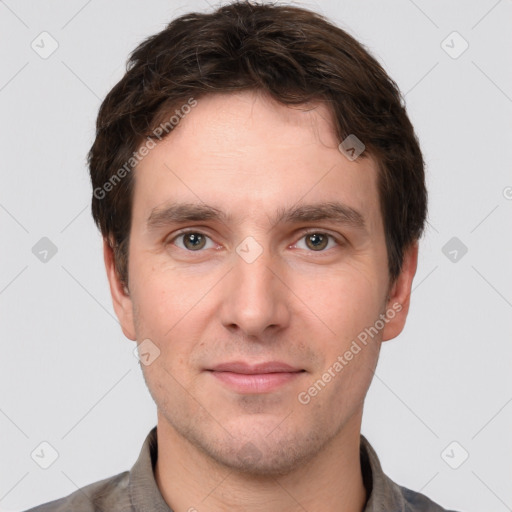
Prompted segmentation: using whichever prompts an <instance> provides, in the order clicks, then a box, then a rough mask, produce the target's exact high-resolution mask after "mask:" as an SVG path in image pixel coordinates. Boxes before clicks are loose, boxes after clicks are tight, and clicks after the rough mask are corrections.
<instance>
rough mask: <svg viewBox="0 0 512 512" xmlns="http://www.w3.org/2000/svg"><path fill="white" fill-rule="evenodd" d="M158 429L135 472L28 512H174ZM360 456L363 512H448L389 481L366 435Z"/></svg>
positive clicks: (425, 498)
mask: <svg viewBox="0 0 512 512" xmlns="http://www.w3.org/2000/svg"><path fill="white" fill-rule="evenodd" d="M156 428H157V427H154V428H153V429H152V430H151V431H150V432H149V434H148V436H147V437H146V440H145V441H144V444H143V446H142V450H141V452H140V455H139V458H138V459H137V461H136V462H135V464H134V465H133V467H132V469H131V471H124V472H123V473H119V474H118V475H115V476H112V477H110V478H106V479H104V480H100V481H99V482H95V483H92V484H89V485H87V486H85V487H82V488H81V489H78V490H77V491H75V492H73V493H72V494H70V495H69V496H66V497H65V498H61V499H58V500H55V501H51V502H49V503H45V504H44V505H40V506H38V507H34V508H31V509H30V510H28V511H26V512H50V511H52V512H98V511H99V512H172V510H171V508H170V507H169V506H168V505H167V504H166V502H165V501H164V499H163V497H162V495H161V494H160V491H159V489H158V486H157V484H156V481H155V477H154V473H153V470H154V468H155V463H156V459H157V455H158V445H157V437H156ZM360 456H361V468H362V472H363V482H364V486H365V488H366V490H367V496H368V501H367V503H366V506H365V508H364V511H363V512H388V511H389V512H448V511H446V510H445V509H444V508H442V507H440V506H439V505H437V504H435V503H434V502H433V501H431V500H430V499H429V498H427V497H426V496H424V495H423V494H420V493H417V492H414V491H411V490H409V489H406V488H405V487H402V486H400V485H397V484H395V483H394V482H393V481H392V480H391V479H390V478H388V477H387V476H386V475H385V474H384V472H383V471H382V468H381V466H380V462H379V459H378V457H377V454H376V453H375V451H374V450H373V448H372V447H371V445H370V443H369V442H368V440H367V439H366V438H365V437H364V436H363V435H361V444H360ZM191 510H194V509H193V508H191Z"/></svg>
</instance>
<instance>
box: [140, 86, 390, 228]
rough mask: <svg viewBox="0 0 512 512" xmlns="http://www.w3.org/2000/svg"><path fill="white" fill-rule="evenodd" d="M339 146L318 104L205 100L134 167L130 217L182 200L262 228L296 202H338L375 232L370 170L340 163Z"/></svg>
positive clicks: (228, 97) (367, 165) (243, 97)
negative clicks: (359, 212) (264, 222)
mask: <svg viewBox="0 0 512 512" xmlns="http://www.w3.org/2000/svg"><path fill="white" fill-rule="evenodd" d="M339 143H340V141H339V140H338V139H337V136H336V134H335V130H334V126H333V122H332V116H331V113H330V112H329V110H328V108H327V107H326V106H325V105H324V104H321V103H315V104H310V105H301V106H300V107H298V106H293V107H290V106H286V105H283V104H280V103H277V102H275V101H274V100H272V99H270V98H268V97H266V96H264V95H262V94H260V93H257V92H254V91H245V92H239V93H230V94H225V93H223V94H212V95H207V96H205V97H203V98H200V99H199V100H197V105H196V106H195V107H194V108H192V109H189V112H188V113H187V114H185V115H182V116H181V119H180V121H179V124H178V126H177V127H175V128H174V130H173V131H172V132H171V133H170V135H168V136H167V137H166V138H165V139H163V140H162V141H161V142H159V143H158V144H157V146H156V147H155V148H154V149H152V150H151V151H150V152H149V154H148V155H147V156H145V157H144V159H143V160H142V161H141V162H140V163H139V164H138V166H137V169H136V170H135V173H134V175H135V194H134V215H136V216H138V215H142V216H145V217H146V218H147V216H148V214H150V212H151V209H154V208H155V207H158V206H160V205H163V204H169V203H170V202H172V201H181V202H184V201H186V202H188V203H191V202H195V203H203V204H208V205H212V206H215V207H216V208H219V209H221V210H222V211H224V212H226V213H227V214H228V215H230V216H231V217H233V218H237V219H238V220H239V221H242V220H243V219H253V220H254V221H256V220H261V221H262V222H263V219H267V220H268V219H269V218H272V217H274V214H275V212H276V210H278V209H282V208H287V207H291V206H293V205H295V204H297V203H305V204H307V203H308V202H314V203H318V202H322V201H324V202H329V201H333V202H334V201H338V202H342V203H344V204H346V205H347V206H348V207H350V208H353V209H354V210H357V211H361V212H363V215H364V216H365V220H366V222H367V224H368V225H369V227H370V228H371V227H372V226H373V228H374V229H377V228H378V227H379V225H380V222H381V221H380V213H379V207H378V195H377V187H376V178H377V165H376V163H375V161H374V159H373V158H372V157H371V156H367V157H366V158H361V157H360V158H358V159H357V160H355V161H350V160H348V159H347V158H346V157H345V156H344V155H343V154H342V153H341V152H340V151H339V150H338V144H339ZM135 210H136V211H135Z"/></svg>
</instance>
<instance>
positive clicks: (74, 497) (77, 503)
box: [25, 471, 132, 512]
mask: <svg viewBox="0 0 512 512" xmlns="http://www.w3.org/2000/svg"><path fill="white" fill-rule="evenodd" d="M129 478H130V472H129V471H125V472H123V473H119V474H118V475H115V476H112V477H109V478H105V479H104V480H99V481H98V482H94V483H92V484H89V485H86V486H85V487H82V488H80V489H77V490H76V491H75V492H73V493H71V494H69V495H68V496H65V497H63V498H60V499H57V500H54V501H50V502H48V503H44V504H42V505H38V506H36V507H33V508H31V509H29V510H26V511H25V512H96V511H97V510H108V511H109V512H131V511H132V507H131V504H130V496H129V492H128V483H129Z"/></svg>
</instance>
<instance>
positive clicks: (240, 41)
mask: <svg viewBox="0 0 512 512" xmlns="http://www.w3.org/2000/svg"><path fill="white" fill-rule="evenodd" d="M249 89H253V90H258V91H263V92H265V93H268V94H269V95H270V96H271V97H272V98H273V99H275V100H277V101H278V102H280V103H282V104H288V105H293V104H295V105H301V104H305V103H307V102H310V101H324V102H325V103H326V105H327V106H328V108H329V110H330V112H331V113H332V114H333V119H334V122H335V129H336V132H337V133H336V134H337V136H338V137H339V140H340V141H342V140H344V139H345V138H346V137H347V136H348V135H350V134H355V135H356V137H357V138H358V139H360V140H361V141H362V142H363V143H364V145H365V147H366V150H365V151H364V152H363V154H362V155H361V158H364V157H366V156H367V155H372V156H373V157H374V158H375V160H376V161H377V163H378V166H379V175H378V191H379V200H380V209H381V213H382V217H383V221H384V230H385V235H386V246H387V254H388V270H389V275H390V279H391V281H394V280H395V278H396V277H397V276H398V275H399V273H400V269H401V266H402V261H403V255H404V250H405V249H406V248H407V247H409V246H410V245H411V244H413V243H414V242H416V241H417V240H418V239H419V238H420V236H421V234H422V232H423V229H424V224H425V219H426V214H427V191H426V188H425V175H424V165H423V158H422V154H421V151H420V147H419V144H418V141H417V138H416V136H415V133H414V129H413V127H412V125H411V122H410V121H409V118H408V116H407V113H406V109H405V105H404V101H403V98H402V96H401V94H400V91H399V89H398V87H397V85H396V83H395V82H394V81H393V80H392V79H391V78H390V77H389V76H388V75H387V74H386V72H385V71H384V70H383V68H382V67H381V66H380V64H379V63H378V62H377V61H376V60H375V58H373V57H372V56H371V55H370V54H369V53H368V51H367V50H366V49H365V48H364V47H363V46H362V45H361V44H360V43H358V42H357V41H356V40H355V39H354V38H353V37H351V36H350V35H349V34H347V33H346V32H345V31H343V30H342V29H340V28H338V27H336V26H334V25H333V24H331V23H330V22H329V21H328V20H327V19H326V18H324V17H323V16H321V15H319V14H317V13H314V12H312V11H309V10H307V9H303V8H298V7H294V6H286V5H272V4H254V3H249V2H234V3H231V4H229V5H225V6H222V7H219V8H217V9H216V10H215V11H214V12H212V13H209V14H204V13H190V14H185V15H183V16H180V17H179V18H177V19H175V20H174V21H172V22H171V23H170V24H169V25H168V26H167V27H166V28H165V29H164V30H162V31H161V32H159V33H157V34H155V35H153V36H151V37H149V38H148V39H146V40H145V41H144V42H142V43H141V44H140V45H139V46H138V47H137V48H136V49H135V50H134V51H133V53H132V54H131V55H130V58H129V60H128V62H127V66H126V74H125V75H124V76H123V78H122V79H121V80H120V81H119V82H118V83H117V84H116V85H115V86H114V88H113V89H112V90H111V91H110V92H109V93H108V95H107V97H106V98H105V100H104V101H103V103H102V105H101V107H100V110H99V114H98V119H97V124H96V138H95V141H94V143H93V145H92V147H91V149H90V151H89V154H88V163H89V169H90V174H91V181H92V186H93V197H92V215H93V218H94V221H95V222H96V225H97V226H98V228H99V229H100V230H101V233H102V235H103V237H104V238H106V239H107V240H109V243H110V244H111V247H112V248H113V250H114V255H115V262H116V269H117V273H118V276H119V278H120V280H121V282H122V283H124V284H125V285H127V283H128V244H129V236H130V227H131V213H132V198H133V187H134V179H133V173H132V172H130V170H132V169H134V168H135V166H136V160H135V159H134V158H133V156H134V152H136V151H137V149H138V148H139V147H140V146H141V144H142V143H143V142H144V141H145V139H146V138H147V140H148V141H149V140H151V139H154V133H155V132H154V130H155V127H156V126H158V124H160V123H161V122H162V120H163V119H164V118H165V116H168V115H170V113H172V112H173V110H174V109H175V108H176V107H177V106H179V105H183V104H184V103H186V102H187V100H189V99H190V97H193V98H195V99H199V98H200V97H201V96H204V95H206V94H212V93H218V92H234V91H241V90H249ZM122 169H124V172H122V173H121V170H122ZM121 176H122V179H121ZM108 183H110V186H107V184H108Z"/></svg>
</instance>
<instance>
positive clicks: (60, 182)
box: [0, 0, 512, 512]
mask: <svg viewBox="0 0 512 512" xmlns="http://www.w3.org/2000/svg"><path fill="white" fill-rule="evenodd" d="M299 5H303V6H305V7H310V8H312V9H314V10H317V11H320V12H321V13H323V14H325V15H326V16H328V17H330V18H331V19H333V20H334V21H335V22H336V23H337V24H339V25H340V26H341V27H342V28H344V29H346V30H348V32H350V33H351V34H353V35H354V36H356V38H358V39H359V40H360V41H361V42H362V43H364V44H365V45H366V46H367V47H368V48H369V49H370V50H371V51H372V52H373V53H374V55H375V56H376V57H377V58H378V59H379V60H380V61H381V63H382V64H383V65H384V67H385V68H386V69H387V70H388V72H389V73H390V75H391V76H392V77H393V78H394V79H395V80H396V81H397V83H398V85H399V86H400V88H401V90H402V91H403V93H404V94H405V98H406V102H407V107H408V111H409V114H410V117H411V119H412V122H413V124H414V125H415V127H416V130H417V133H418V136H419V139H420V142H421V145H422V149H423V151H424V155H425V158H426V162H427V173H428V187H429V192H430V217H429V219H430V226H429V228H428V230H427V232H426V234H425V237H424V239H423V240H422V244H421V257H420V263H419V268H418V272H417V276H416V279H415V284H414V293H413V295H412V307H411V312H410V316H409V321H408V325H407V327H406V329H405V331H404V332H403V333H402V335H401V336H400V337H399V338H397V339H396V340H394V341H390V342H387V343H385V344H384V345H383V347H382V352H381V354H382V355H381V360H380V362H379V366H378V368H377V377H376V378H375V379H374V382H373V384H372V386H371V388H370V392H369V395H368V398H367V402H366V407H365V417H364V421H363V429H362V432H363V434H365V435H366V436H367V437H368V439H369V440H370V442H371V443H372V444H373V446H374V447H375V449H376V451H377V453H378V454H379V456H380V458H381V461H382V464H383V467H384V470H385V471H386V472H387V473H388V474H389V476H390V477H391V478H393V479H394V480H395V481H396V482H398V483H400V484H402V485H404V486H406V487H410V488H412V489H415V490H421V491H422V492H423V493H425V494H427V495H428V496H430V497H431V498H432V499H434V500H435V501H438V502H439V503H441V504H442V505H443V506H445V507H447V508H455V509H459V510H465V511H468V512H477V511H484V510H485V511H486V512H492V511H496V512H502V511H505V510H512V509H511V507H512V487H511V486H510V482H511V477H512V438H511V435H510V433H511V426H512V403H511V402H512V383H511V379H510V373H511V372H510V365H511V360H512V359H511V356H512V347H511V343H510V340H511V333H512V325H511V322H510V318H511V312H512V310H511V308H512V286H511V285H512V267H511V264H510V262H511V261H512V258H511V255H512V237H511V229H510V228H511V222H510V221H511V218H512V200H511V199H512V173H511V167H510V166H511V161H512V126H511V119H512V116H511V114H512V66H511V64H512V63H511V55H512V30H511V28H512V27H511V21H512V2H511V1H510V0H501V1H496V0H485V1H484V0H482V1H471V2H469V1H462V0H460V1H453V2H446V1H440V0H439V1H430V2H427V1H420V0H417V1H415V2H413V1H412V0H393V1H386V2H383V1H381V0H372V1H369V0H368V1H361V0H353V1H343V2H331V1H320V2H318V3H317V2H302V3H299ZM209 9H210V8H209V6H208V4H207V3H206V1H199V0H198V1H194V2H183V1H175V2H169V1H162V0H151V1H146V2H135V1H133V0H132V1H121V0H115V1H102V2H100V1H98V0H92V1H91V0H89V1H85V0H73V1H64V0H53V1H46V2H43V1H41V2H36V1H31V2H29V1H23V0H20V1H15V0H6V1H0V38H1V45H0V52H1V63H2V65H1V69H0V109H1V126H2V137H1V139H0V140H1V155H2V158H1V163H0V168H1V176H2V178H1V183H2V186H1V188H0V222H1V229H2V231H1V232H2V248H1V255H2V260H1V265H0V308H1V349H2V350H1V357H0V390H1V391H0V393H1V394H0V430H1V435H0V461H1V467H0V510H2V511H19V510H23V509H25V508H28V507H29V506H33V505H36V504H39V503H42V502H46V501H49V500H52V499H56V498H58V497H61V496H64V495H67V494H69V493H71V492H73V491H75V490H76V489H77V487H81V486H83V485H86V484H88V483H91V482H93V481H96V480H99V479H102V478H106V477H108V476H111V475H113V474H116V473H119V472H121V471H124V470H127V469H129V468H130V467H131V466H132V464H133V463H134V461H135V459H136V457H137V455H138V453H139V450H140V447H141V444H142V441H143V440H144V438H145V436H146V434H147V433H148V431H149V429H150V428H151V427H152V426H154V425H155V424H156V411H155V406H154V404H153V402H152V400H151V398H150V396H149V393H148V392H147V389H146V387H145V384H144V381H143V379H142V374H141V370H140V369H139V367H138V361H137V360H136V358H135V357H134V355H133V353H132V351H133V349H134V347H135V344H134V343H133V342H131V341H128V340H126V339H125V338H124V336H123V334H122V332H121V330H120V327H119V325H118V323H117V320H116V319H115V316H114V313H113V309H112V305H111V299H110V295H109V291H108V286H107V280H106V277H105V272H104V268H103V260H102V253H101V238H100V236H99V234H98V232H97V231H96V228H95V226H94V224H93V221H92V217H91V215H90V210H89V208H90V207H89V204H90V196H91V188H90V184H89V179H88V174H87V169H86V166H85V155H86V152H87V150H88V149H89V147H90V145H91V143H92V141H93V133H94V122H95V118H96V115H97V111H98V107H99V105H100V101H101V99H102V98H103V97H104V96H105V94H106V93H107V92H108V91H109V90H110V89H111V87H112V86H113V85H114V84H115V83H116V82H117V81H118V80H119V79H120V78H121V76H122V74H123V70H124V65H125V61H126V58H127V56H128V54H129V52H130V51H131V50H132V49H133V48H134V47H135V46H136V44H138V43H139V42H140V41H141V40H142V39H143V38H145V37H146V36H148V35H150V34H153V33H155V32H156V31H159V30H161V29H162V28H163V27H164V25H165V24H166V23H167V22H169V21H170V20H171V19H172V18H174V17H176V16H178V15H181V14H183V13H185V12H187V11H191V10H201V11H207V10H209ZM43 31H47V32H48V33H50V34H51V36H52V37H53V38H54V39H55V40H56V41H57V42H58V45H59V46H58V49H57V50H56V51H55V52H54V53H53V54H52V55H51V56H49V57H48V58H47V59H43V58H41V57H40V56H39V54H38V53H36V51H34V50H33V49H32V47H31V43H32V41H35V44H39V46H40V47H41V46H42V45H43V43H41V42H40V41H41V37H43V36H40V34H41V32H43ZM454 31H456V32H458V33H459V34H460V36H461V37H459V36H457V35H451V34H452V32H454ZM448 36H450V37H448ZM44 37H47V36H44ZM447 37H448V39H447ZM461 38H463V39H464V40H465V41H467V43H468V44H469V47H468V49H467V50H466V51H465V52H464V53H462V54H461V55H460V56H458V57H457V58H453V56H454V55H456V54H458V52H460V50H461V49H463V45H464V41H463V40H462V39H461ZM38 41H39V43H38ZM443 41H445V43H444V44H443V45H442V42H443ZM50 43H51V41H50V40H49V39H46V40H45V42H44V46H45V48H46V49H48V48H50ZM445 50H446V51H445ZM449 53H451V56H450V55H449ZM42 237H48V238H49V239H50V240H51V241H52V242H53V244H55V246H56V247H57V249H58V252H57V253H56V254H55V255H54V256H53V257H51V258H48V261H47V262H46V263H44V262H42V261H40V260H39V259H38V258H37V257H36V255H34V254H33V253H32V248H33V246H34V245H35V244H36V243H37V242H38V241H39V240H40V239H41V238H42ZM452 237H457V238H458V239H459V240H460V242H462V243H463V244H464V245H465V246H466V247H467V248H468V252H467V253H466V254H465V255H463V256H461V254H462V252H461V251H460V248H457V247H455V250H457V251H458V252H457V254H456V256H457V260H456V261H455V262H453V261H451V259H453V258H454V257H455V253H453V252H452V254H451V255H450V254H449V252H450V251H453V250H454V248H453V247H450V246H449V247H448V249H446V250H445V252H447V253H448V256H449V257H447V256H445V254H444V253H443V251H442V248H443V247H444V246H445V244H446V243H447V242H448V241H449V240H450V239H451V238H452ZM456 243H459V242H456ZM43 441H47V442H49V443H50V444H51V445H52V446H53V447H55V449H56V450H57V451H58V454H59V457H58V459H57V460H56V461H55V462H54V463H53V464H52V465H51V466H50V467H49V468H48V469H42V468H41V467H39V466H38V465H37V464H36V462H35V461H34V460H33V459H32V458H31V453H32V452H33V450H35V449H40V446H39V445H40V443H41V442H43ZM453 441H456V442H457V443H458V444H457V445H455V446H454V445H452V446H451V447H450V448H449V449H448V450H447V451H444V450H445V448H446V447H447V446H448V445H450V443H452V442H453ZM38 447H39V448H38ZM463 450H465V451H467V452H468V453H469V458H468V459H467V460H466V461H465V462H464V463H463V464H462V465H461V466H460V467H459V468H458V469H452V468H451V467H450V466H449V465H448V464H447V461H449V462H450V463H451V464H452V465H455V464H456V463H457V461H459V460H460V459H461V457H462V456H463V454H464V451H463ZM47 453H48V451H47ZM442 453H444V454H445V455H444V458H443V457H442V456H441V454H442Z"/></svg>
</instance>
